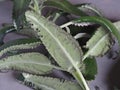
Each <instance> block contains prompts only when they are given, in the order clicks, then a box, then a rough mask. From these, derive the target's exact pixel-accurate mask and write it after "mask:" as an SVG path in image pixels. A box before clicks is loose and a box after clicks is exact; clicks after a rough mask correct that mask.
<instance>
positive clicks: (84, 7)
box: [76, 3, 103, 17]
mask: <svg viewBox="0 0 120 90" xmlns="http://www.w3.org/2000/svg"><path fill="white" fill-rule="evenodd" d="M76 7H77V8H79V9H80V10H81V11H83V12H86V13H90V14H91V13H92V14H95V15H97V16H101V17H103V15H102V14H101V12H99V10H97V8H95V7H94V6H92V5H91V4H89V3H84V4H77V5H76Z"/></svg>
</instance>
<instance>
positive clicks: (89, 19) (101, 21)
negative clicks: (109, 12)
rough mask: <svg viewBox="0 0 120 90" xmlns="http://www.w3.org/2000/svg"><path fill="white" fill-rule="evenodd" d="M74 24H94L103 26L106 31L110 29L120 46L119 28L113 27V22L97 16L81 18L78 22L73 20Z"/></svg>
mask: <svg viewBox="0 0 120 90" xmlns="http://www.w3.org/2000/svg"><path fill="white" fill-rule="evenodd" d="M72 22H73V23H80V22H94V23H98V24H100V25H102V26H103V28H104V29H108V30H109V32H111V33H112V34H113V35H114V36H115V37H116V38H117V40H118V43H119V45H120V32H119V31H118V30H117V28H116V27H115V26H114V25H113V23H112V22H111V21H109V20H108V19H105V18H103V17H97V16H94V17H92V16H86V17H81V18H79V19H77V20H73V21H72Z"/></svg>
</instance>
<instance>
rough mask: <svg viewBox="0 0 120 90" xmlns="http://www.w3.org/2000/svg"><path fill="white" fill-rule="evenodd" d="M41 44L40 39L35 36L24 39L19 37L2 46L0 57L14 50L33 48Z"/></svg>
mask: <svg viewBox="0 0 120 90" xmlns="http://www.w3.org/2000/svg"><path fill="white" fill-rule="evenodd" d="M40 44H41V42H40V40H37V39H34V38H30V39H28V38H24V39H17V40H13V41H9V42H7V43H5V44H4V45H2V46H1V47H0V57H1V56H2V55H3V54H5V53H7V52H9V51H12V50H19V49H33V48H36V47H37V46H39V45H40Z"/></svg>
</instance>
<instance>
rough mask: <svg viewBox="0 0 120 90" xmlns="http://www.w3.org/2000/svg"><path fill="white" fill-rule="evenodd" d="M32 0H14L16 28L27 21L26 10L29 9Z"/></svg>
mask: <svg viewBox="0 0 120 90" xmlns="http://www.w3.org/2000/svg"><path fill="white" fill-rule="evenodd" d="M30 1H31V0H13V19H14V21H15V24H16V28H17V29H19V28H20V25H23V24H25V23H26V19H25V11H26V10H27V8H28V6H29V3H30Z"/></svg>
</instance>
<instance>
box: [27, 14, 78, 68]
mask: <svg viewBox="0 0 120 90" xmlns="http://www.w3.org/2000/svg"><path fill="white" fill-rule="evenodd" d="M27 17H29V18H31V19H32V20H34V21H35V22H37V23H38V24H39V25H40V26H42V27H43V28H44V29H45V30H46V31H47V32H48V33H49V34H50V35H51V36H52V38H53V39H54V40H55V41H56V42H57V43H58V45H59V46H60V48H61V49H62V50H63V52H64V53H65V54H66V56H67V57H68V59H69V60H70V62H71V64H72V65H73V66H74V67H76V64H75V63H74V61H73V58H72V57H71V56H70V55H69V53H67V51H66V49H65V48H64V47H63V46H62V44H61V43H60V42H59V40H58V39H57V38H56V37H54V35H53V34H52V33H51V32H50V30H49V29H48V28H47V27H45V26H44V25H43V24H41V23H39V21H38V20H37V19H36V18H35V17H34V16H31V15H27Z"/></svg>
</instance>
